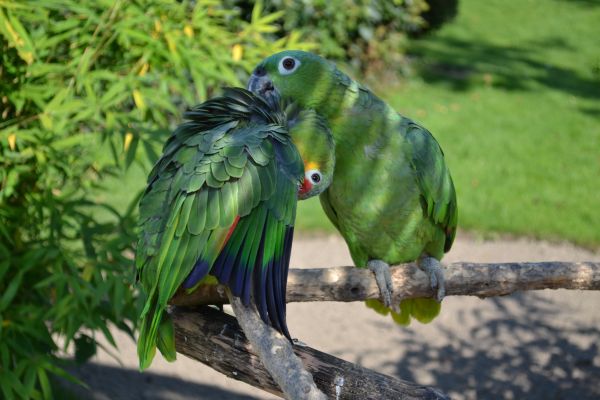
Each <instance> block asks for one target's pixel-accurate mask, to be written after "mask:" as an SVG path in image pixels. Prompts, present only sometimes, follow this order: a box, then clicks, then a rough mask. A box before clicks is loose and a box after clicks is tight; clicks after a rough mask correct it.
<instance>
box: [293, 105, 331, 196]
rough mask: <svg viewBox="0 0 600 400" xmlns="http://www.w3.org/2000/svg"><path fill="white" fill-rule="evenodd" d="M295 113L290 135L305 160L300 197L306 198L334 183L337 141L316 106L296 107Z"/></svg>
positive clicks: (319, 192)
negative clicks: (311, 108) (309, 108)
mask: <svg viewBox="0 0 600 400" xmlns="http://www.w3.org/2000/svg"><path fill="white" fill-rule="evenodd" d="M293 107H294V106H292V107H291V108H293ZM291 115H293V117H291V118H289V119H288V124H289V131H290V137H291V138H292V142H294V145H295V146H296V148H297V149H298V152H299V153H300V157H301V158H302V160H303V161H304V180H303V181H302V182H301V184H300V187H299V189H298V198H299V199H300V200H304V199H307V198H309V197H312V196H316V195H319V194H321V193H323V192H324V191H325V190H326V189H327V188H328V187H329V185H330V184H331V181H332V179H333V170H334V167H335V145H334V142H333V135H332V134H331V131H330V130H329V127H328V126H327V124H326V123H325V121H324V119H323V118H322V117H321V116H319V115H318V114H317V113H316V112H315V111H314V110H297V109H296V111H295V112H294V111H292V112H291ZM288 117H290V113H288Z"/></svg>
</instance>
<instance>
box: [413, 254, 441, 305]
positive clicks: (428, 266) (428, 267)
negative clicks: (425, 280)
mask: <svg viewBox="0 0 600 400" xmlns="http://www.w3.org/2000/svg"><path fill="white" fill-rule="evenodd" d="M417 265H418V266H419V268H420V269H421V270H422V271H423V272H425V273H426V274H427V276H428V277H429V282H430V283H431V288H432V289H433V290H434V291H435V290H437V293H436V300H437V301H439V302H441V301H442V300H443V299H444V296H446V285H445V279H444V270H443V269H442V264H440V262H439V261H438V260H437V259H435V258H433V257H429V256H425V257H422V258H420V259H419V261H418V262H417Z"/></svg>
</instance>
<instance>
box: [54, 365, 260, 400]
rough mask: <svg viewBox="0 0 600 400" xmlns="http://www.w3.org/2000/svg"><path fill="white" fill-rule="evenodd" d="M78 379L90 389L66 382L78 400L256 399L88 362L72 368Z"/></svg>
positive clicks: (148, 373)
mask: <svg viewBox="0 0 600 400" xmlns="http://www.w3.org/2000/svg"><path fill="white" fill-rule="evenodd" d="M70 372H72V373H73V374H74V375H75V376H76V377H77V378H79V379H81V380H82V381H84V382H87V383H88V385H89V386H90V388H89V390H87V389H85V388H82V387H79V386H75V385H74V384H71V383H63V386H66V387H67V389H68V390H69V391H70V392H72V393H73V395H74V396H75V398H77V399H94V400H99V399H102V400H104V399H107V400H108V399H110V400H137V399H148V400H187V399H190V400H191V399H194V400H196V399H223V400H255V399H257V398H256V397H251V396H247V395H242V394H239V393H235V392H231V391H227V390H223V389H222V388H219V387H216V386H210V385H204V384H199V383H194V382H190V381H187V380H183V379H179V378H176V377H171V376H165V375H158V374H155V373H151V372H144V373H143V374H142V373H140V372H138V371H136V370H132V369H127V368H119V367H111V366H107V365H101V364H95V363H88V364H85V365H82V366H80V367H78V368H77V369H71V370H70Z"/></svg>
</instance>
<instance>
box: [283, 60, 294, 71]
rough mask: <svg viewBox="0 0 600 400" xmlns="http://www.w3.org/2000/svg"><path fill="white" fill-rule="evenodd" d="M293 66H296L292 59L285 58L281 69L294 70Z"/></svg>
mask: <svg viewBox="0 0 600 400" xmlns="http://www.w3.org/2000/svg"><path fill="white" fill-rule="evenodd" d="M294 65H296V62H295V61H294V60H293V59H292V58H286V59H285V60H283V68H285V69H287V70H290V69H292V68H294Z"/></svg>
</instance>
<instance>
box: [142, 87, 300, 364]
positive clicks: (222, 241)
mask: <svg viewBox="0 0 600 400" xmlns="http://www.w3.org/2000/svg"><path fill="white" fill-rule="evenodd" d="M185 117H186V118H187V119H188V120H189V121H188V122H185V123H183V124H182V125H181V126H179V127H178V128H177V129H176V130H175V132H174V133H173V135H172V136H171V137H170V138H169V140H168V141H167V143H166V144H165V146H164V150H163V155H162V157H161V158H160V160H159V161H158V162H157V164H156V165H155V166H154V168H153V170H152V172H151V173H150V176H149V178H148V187H147V189H146V191H145V193H144V195H143V197H142V199H141V202H140V238H139V242H138V245H137V254H136V267H137V270H138V274H139V282H140V289H141V292H142V295H143V296H144V299H145V303H144V307H143V309H142V311H141V314H140V319H141V328H140V334H139V339H138V356H139V359H140V369H145V368H147V367H148V366H149V365H150V363H151V362H152V359H153V356H154V353H155V349H156V347H157V346H158V348H159V350H160V351H161V352H162V353H163V355H164V356H165V358H167V359H168V360H172V359H174V358H175V348H174V338H173V327H172V324H171V321H170V319H169V318H168V314H167V313H166V311H165V309H166V307H167V304H168V302H169V300H170V299H171V297H172V296H173V295H174V294H175V292H176V291H177V290H178V289H179V287H180V286H182V285H183V286H184V287H186V288H193V287H195V286H196V285H197V284H198V283H199V282H200V281H201V280H202V279H203V278H204V277H205V276H206V274H207V273H210V274H212V275H214V276H216V277H217V279H218V280H219V281H220V282H221V283H223V284H225V285H227V286H229V288H230V289H231V291H232V293H233V294H234V295H236V296H238V297H241V298H242V300H243V301H244V302H245V303H246V304H248V303H249V301H250V298H251V295H252V297H253V298H254V300H255V302H256V304H257V308H258V310H259V311H260V313H261V317H262V318H263V320H264V321H265V322H267V323H269V324H271V325H272V326H273V327H275V328H276V329H278V330H280V331H281V332H283V333H284V334H286V335H287V336H288V337H289V333H288V332H287V327H286V324H285V277H286V276H287V267H288V264H289V255H290V254H289V253H290V249H291V241H292V235H293V224H294V219H295V213H296V202H297V191H298V186H299V184H300V183H301V181H302V179H303V173H304V168H303V160H302V159H301V157H300V154H299V153H298V151H297V150H296V148H295V146H294V145H293V143H292V141H291V138H290V136H289V132H288V128H287V120H286V115H285V114H284V113H283V112H282V111H281V110H280V108H279V105H274V104H269V103H267V102H266V101H264V100H262V99H260V98H257V97H256V96H254V95H252V94H251V93H249V92H246V91H245V90H243V89H230V90H227V91H226V92H225V95H224V96H223V97H219V98H216V99H213V100H209V101H207V102H205V103H203V104H201V105H200V106H198V107H196V108H194V109H193V110H191V111H189V112H187V113H186V114H185Z"/></svg>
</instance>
